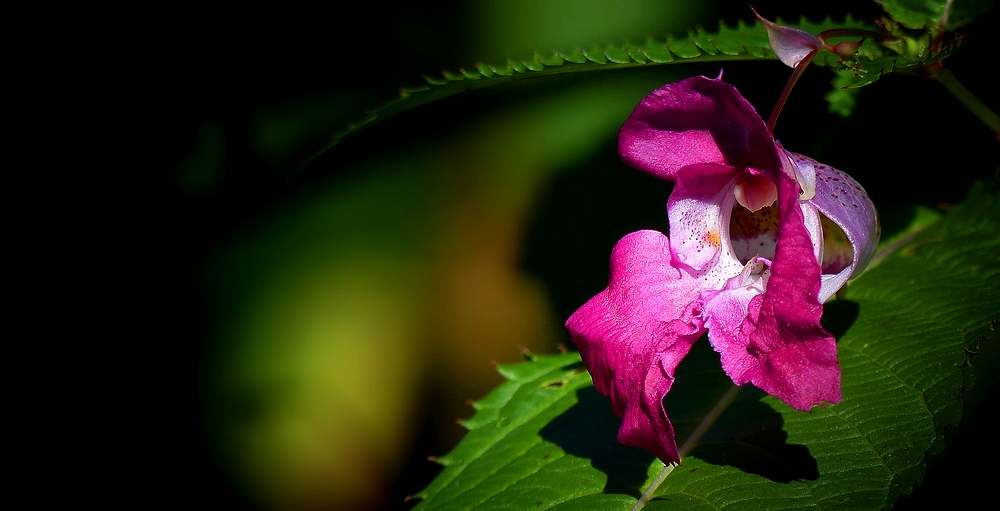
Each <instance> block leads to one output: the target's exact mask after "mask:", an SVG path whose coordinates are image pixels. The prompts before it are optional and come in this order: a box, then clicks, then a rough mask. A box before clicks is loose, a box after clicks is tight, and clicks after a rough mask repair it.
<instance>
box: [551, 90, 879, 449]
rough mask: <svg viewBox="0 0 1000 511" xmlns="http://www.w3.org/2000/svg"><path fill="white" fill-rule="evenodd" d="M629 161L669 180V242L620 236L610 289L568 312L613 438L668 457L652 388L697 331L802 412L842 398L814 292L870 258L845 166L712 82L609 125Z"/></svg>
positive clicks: (726, 359) (658, 389)
mask: <svg viewBox="0 0 1000 511" xmlns="http://www.w3.org/2000/svg"><path fill="white" fill-rule="evenodd" d="M619 152H620V154H621V156H622V158H623V159H624V160H625V161H626V162H627V163H629V164H630V165H632V166H635V167H636V168H639V169H641V170H643V171H646V172H648V173H650V174H653V175H654V176H657V177H660V178H662V179H666V180H668V181H672V182H675V183H676V186H675V187H674V190H673V192H672V194H671V196H670V199H669V201H668V203H667V216H668V218H669V220H670V238H669V239H668V238H667V237H666V236H664V235H663V234H661V233H660V232H657V231H639V232H634V233H631V234H629V235H627V236H625V237H624V238H623V239H622V240H621V241H619V242H618V244H617V245H616V246H615V248H614V250H613V251H612V254H611V272H610V276H609V279H608V280H609V282H608V288H607V289H605V290H604V291H602V292H601V293H599V294H598V295H597V296H595V297H593V298H592V299H590V300H589V301H588V302H587V303H586V304H584V305H583V306H582V307H580V309H579V310H577V311H576V312H575V313H574V314H573V315H572V316H571V317H570V318H569V320H568V321H567V322H566V326H567V328H569V330H570V333H571V334H572V338H573V342H574V343H576V346H577V347H578V348H579V350H580V354H581V356H582V357H583V361H584V364H586V366H587V369H588V370H589V371H590V373H591V375H592V376H593V378H594V386H595V387H596V388H597V390H598V391H599V392H601V393H602V394H604V395H605V396H607V397H608V398H609V399H610V400H611V404H612V407H613V408H614V411H615V413H616V414H617V415H618V417H620V418H621V419H622V426H621V429H620V430H619V432H618V440H619V441H620V442H621V443H623V444H626V445H634V446H639V447H642V448H645V449H647V450H649V451H651V452H653V454H655V455H656V456H657V457H658V458H659V459H660V460H662V461H663V462H664V463H670V462H678V461H680V458H679V456H678V454H677V445H676V441H675V439H674V432H673V427H672V425H671V424H670V420H669V419H668V417H667V412H666V410H665V409H664V408H663V397H664V396H665V395H666V394H667V392H669V391H670V388H671V386H672V385H673V383H674V370H675V369H676V367H677V365H678V364H679V363H680V361H681V359H682V358H683V357H684V356H685V355H686V354H687V353H688V351H689V350H690V348H691V345H692V343H694V342H695V341H696V340H697V339H698V338H699V337H700V336H701V335H702V334H703V333H705V331H706V330H707V331H708V339H709V341H710V342H711V344H712V347H713V348H714V349H715V350H716V351H717V352H719V353H720V354H721V359H722V368H723V369H724V370H725V371H726V374H728V375H729V376H730V377H731V378H732V380H733V382H734V383H735V384H737V385H743V384H745V383H747V382H750V383H753V384H754V385H756V386H757V387H759V388H761V389H763V390H764V391H766V392H768V393H770V394H772V395H774V396H776V397H778V398H779V399H781V400H782V401H784V402H785V403H788V404H789V405H790V406H792V407H794V408H796V409H799V410H808V409H809V408H810V407H812V406H813V405H816V404H821V403H823V402H824V401H826V402H830V403H837V402H839V401H840V398H841V394H840V366H839V365H838V363H837V348H836V344H835V340H834V338H833V336H831V335H830V334H829V333H828V332H826V330H824V329H823V327H822V326H820V322H819V320H820V316H821V314H822V312H823V308H822V305H821V304H822V302H823V301H825V300H826V299H827V298H829V297H830V296H831V295H833V294H834V293H835V292H836V291H837V290H838V289H839V288H840V287H841V286H843V284H844V283H845V282H846V281H847V279H848V278H850V277H851V276H852V275H853V274H854V273H855V272H859V271H860V270H861V269H863V268H864V267H865V266H866V265H867V264H868V261H869V260H870V259H871V257H872V256H873V255H874V251H875V246H876V245H877V241H878V231H879V226H878V220H877V217H876V214H875V209H874V206H873V205H872V203H871V201H870V200H869V199H868V196H867V195H866V194H865V191H864V190H863V189H862V188H861V186H860V185H858V184H857V183H856V182H855V181H854V180H853V179H851V178H850V177H849V176H847V175H846V174H844V173H843V172H840V171H839V170H836V169H833V168H831V167H828V166H825V165H823V164H821V163H819V162H817V161H815V160H812V159H810V158H807V157H805V156H802V155H798V154H795V153H791V152H788V151H785V150H784V149H783V148H782V147H781V145H780V144H779V143H778V142H776V141H775V140H774V139H773V138H772V136H771V135H770V134H769V133H768V130H767V128H766V127H765V124H764V122H763V120H761V118H760V116H758V115H757V113H756V112H755V111H754V109H753V107H751V106H750V104H749V103H747V101H746V100H745V99H743V97H742V96H740V94H739V92H738V91H737V90H736V88H735V87H733V86H731V85H729V84H726V83H723V82H722V81H721V79H715V80H713V79H709V78H705V77H694V78H689V79H687V80H684V81H681V82H678V83H674V84H670V85H666V86H664V87H661V88H660V89H658V90H656V91H654V92H653V93H652V94H650V95H649V96H648V97H646V99H644V100H643V101H642V103H640V104H639V106H638V107H636V109H635V111H634V112H633V113H632V116H631V117H629V119H628V121H626V123H625V125H624V126H623V127H622V130H621V133H620V136H619Z"/></svg>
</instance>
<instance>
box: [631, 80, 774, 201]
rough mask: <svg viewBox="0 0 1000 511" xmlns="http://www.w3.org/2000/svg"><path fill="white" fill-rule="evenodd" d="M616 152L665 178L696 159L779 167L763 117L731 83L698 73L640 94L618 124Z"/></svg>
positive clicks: (732, 164)
mask: <svg viewBox="0 0 1000 511" xmlns="http://www.w3.org/2000/svg"><path fill="white" fill-rule="evenodd" d="M618 152H619V154H620V155H621V157H622V159H623V160H625V163H628V164H629V165H632V166H633V167H635V168H637V169H640V170H643V171H646V172H649V173H650V174H653V175H654V176H656V177H659V178H661V179H666V180H669V181H673V180H675V179H676V176H677V172H678V171H679V170H680V169H681V168H683V167H685V166H687V165H692V164H696V163H714V164H719V165H729V166H731V167H752V168H756V169H776V168H779V167H780V166H781V163H780V160H779V158H778V155H777V152H776V150H775V146H774V140H773V139H772V138H771V136H770V134H768V132H767V127H766V126H765V125H764V121H763V120H761V118H760V116H759V115H757V112H756V111H755V110H754V109H753V107H752V106H750V104H749V103H747V101H746V100H745V99H743V96H740V93H739V92H738V91H737V90H736V87H733V86H732V85H729V84H727V83H724V82H722V80H718V79H716V80H713V79H710V78H705V77H704V76H695V77H692V78H688V79H686V80H682V81H680V82H677V83H672V84H668V85H664V86H663V87H660V88H659V89H657V90H655V91H653V92H652V93H650V94H649V96H646V98H645V99H643V100H642V102H641V103H639V106H637V107H636V108H635V111H633V112H632V115H631V116H630V117H629V118H628V120H627V121H625V125H624V126H622V129H621V132H620V133H619V135H618Z"/></svg>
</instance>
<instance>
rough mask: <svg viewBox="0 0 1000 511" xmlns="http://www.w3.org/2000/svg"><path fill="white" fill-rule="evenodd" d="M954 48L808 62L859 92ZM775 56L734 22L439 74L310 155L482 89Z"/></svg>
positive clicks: (867, 51)
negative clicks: (373, 126)
mask: <svg viewBox="0 0 1000 511" xmlns="http://www.w3.org/2000/svg"><path fill="white" fill-rule="evenodd" d="M781 23H782V24H784V25H788V26H794V27H797V28H800V29H802V30H806V31H807V32H811V33H813V34H818V33H820V32H823V31H826V30H834V29H856V30H867V31H872V32H882V30H881V29H880V28H879V27H878V26H876V25H874V24H871V23H866V22H861V21H857V20H855V19H853V18H851V17H847V18H846V19H844V20H843V21H833V20H831V19H826V20H823V21H820V22H813V21H809V20H806V19H801V20H799V21H798V22H797V23H788V22H784V21H782V22H781ZM834 42H838V41H834ZM956 44H957V43H956ZM955 47H956V46H955V44H952V45H946V46H944V47H943V48H942V49H941V50H940V51H938V52H937V53H932V52H931V51H930V50H929V46H928V45H923V46H919V47H917V48H916V49H913V48H909V47H908V46H907V45H906V44H903V43H897V44H895V45H892V48H891V49H890V48H888V47H884V46H881V45H879V44H877V43H875V42H874V41H872V40H867V41H865V43H864V44H862V45H861V47H860V49H859V51H858V54H857V55H856V59H855V60H854V61H843V60H840V59H839V58H838V57H837V56H836V55H834V54H832V53H830V52H826V51H823V52H820V53H819V55H817V56H816V58H815V59H814V60H813V63H815V64H818V65H821V66H827V67H830V68H832V69H834V70H839V71H840V72H841V74H840V76H841V78H840V79H839V80H840V82H839V83H838V85H839V86H841V87H860V86H863V85H867V84H869V83H872V82H874V81H876V80H878V78H879V77H881V76H882V75H884V74H886V73H890V72H893V71H899V70H903V69H908V68H914V67H921V66H924V65H927V64H928V63H930V62H933V61H936V60H940V59H941V58H944V57H945V56H947V55H949V54H950V53H951V52H953V51H954V50H955ZM775 59H776V57H775V56H774V53H773V52H771V49H770V47H769V45H768V41H767V33H766V32H765V31H764V28H763V26H762V25H761V24H760V23H759V22H757V21H755V22H754V24H753V25H747V24H746V23H744V22H742V21H740V22H739V23H738V24H737V25H736V26H735V27H730V26H728V25H725V24H720V26H719V28H718V30H717V31H715V32H707V31H705V30H701V29H698V30H696V31H694V32H689V33H688V34H687V35H686V36H684V37H667V38H666V39H665V40H658V39H647V40H646V41H644V42H643V43H641V44H637V43H624V44H621V45H607V46H593V47H591V48H589V49H579V48H578V49H574V50H572V51H569V52H556V53H535V54H534V55H533V56H532V57H531V58H528V59H524V60H514V59H508V60H507V61H506V62H505V63H504V64H503V65H491V64H484V63H479V64H476V65H475V66H474V67H473V68H472V69H471V70H469V69H459V70H458V71H442V72H441V75H440V76H425V77H424V81H425V83H424V84H422V85H418V86H414V87H406V88H403V89H400V92H399V96H398V97H396V98H395V99H393V100H391V101H389V102H387V103H385V104H383V105H381V106H379V107H377V108H375V109H373V110H371V111H369V112H368V114H367V115H366V116H365V117H364V118H362V119H360V120H359V121H357V122H354V123H352V124H350V125H348V126H347V127H346V128H345V129H343V130H342V131H340V132H338V133H335V134H333V136H332V137H331V140H330V142H328V143H327V144H326V145H324V146H323V147H322V148H320V149H319V150H318V151H316V153H314V154H313V156H312V158H315V157H316V156H318V155H319V154H322V153H323V152H325V151H327V150H328V149H330V148H331V147H333V146H335V145H337V144H338V143H340V142H341V141H342V140H344V139H345V138H347V137H349V136H350V135H352V134H354V133H356V132H357V131H359V130H361V129H363V128H365V127H368V126H370V125H371V124H372V123H374V122H377V121H380V120H384V119H386V118H389V117H392V116H394V115H396V114H399V113H402V112H405V111H407V110H410V109H412V108H415V107H417V106H420V105H423V104H426V103H430V102H432V101H436V100H439V99H443V98H446V97H449V96H453V95H455V94H459V93H461V92H465V91H469V90H472V89H478V88H481V87H488V86H493V85H500V84H505V83H511V82H515V81H519V80H524V79H530V78H541V77H548V76H555V75H560V74H565V73H581V72H591V71H599V70H608V69H628V68H635V67H640V66H656V65H663V64H681V63H688V64H690V63H705V62H726V61H736V60H760V61H763V60H775ZM840 104H842V102H841V103H840ZM312 158H310V159H309V160H306V161H305V162H303V164H302V165H301V166H304V165H306V164H308V162H309V161H310V160H311V159H312ZM301 166H300V168H301Z"/></svg>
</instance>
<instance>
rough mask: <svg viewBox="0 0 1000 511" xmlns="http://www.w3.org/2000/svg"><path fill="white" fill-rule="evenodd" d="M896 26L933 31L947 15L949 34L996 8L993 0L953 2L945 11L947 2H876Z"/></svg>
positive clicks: (898, 0) (887, 0) (899, 0)
mask: <svg viewBox="0 0 1000 511" xmlns="http://www.w3.org/2000/svg"><path fill="white" fill-rule="evenodd" d="M875 1H876V2H878V4H879V5H881V6H882V8H883V9H885V12H886V13H888V14H889V16H890V17H892V19H893V20H894V21H896V22H897V23H899V24H901V25H903V26H905V27H907V28H916V29H922V28H931V27H937V26H939V25H940V24H941V18H942V17H943V16H944V15H945V14H947V23H946V25H945V30H946V31H951V30H955V29H957V28H959V27H962V26H964V25H967V24H969V23H972V22H973V21H975V20H976V18H978V17H979V16H980V15H982V14H985V13H987V12H989V10H990V9H992V8H993V4H994V0H954V1H952V2H950V3H951V8H950V10H948V11H947V12H946V6H947V4H948V3H949V1H948V0H875Z"/></svg>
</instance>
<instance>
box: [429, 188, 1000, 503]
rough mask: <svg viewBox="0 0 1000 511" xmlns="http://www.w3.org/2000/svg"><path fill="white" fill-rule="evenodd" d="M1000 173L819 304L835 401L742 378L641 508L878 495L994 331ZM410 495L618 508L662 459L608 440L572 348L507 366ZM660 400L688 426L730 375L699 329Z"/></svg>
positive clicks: (934, 434)
mask: <svg viewBox="0 0 1000 511" xmlns="http://www.w3.org/2000/svg"><path fill="white" fill-rule="evenodd" d="M998 215H1000V188H998V185H997V183H995V182H993V183H979V184H977V185H976V186H975V187H973V189H972V190H971V192H970V194H969V197H968V198H967V199H966V200H965V201H964V202H963V203H962V204H961V205H959V206H958V207H956V208H955V209H954V210H953V211H951V212H950V213H948V214H947V215H945V216H943V217H942V218H941V220H939V221H937V222H935V223H933V224H931V225H930V226H929V227H927V228H926V229H924V230H923V231H922V232H920V233H919V235H917V236H916V237H914V238H912V240H911V241H909V242H908V243H906V244H905V245H903V246H902V247H900V248H899V249H898V250H896V251H894V252H893V253H892V254H890V255H889V256H888V257H886V259H885V260H884V261H883V262H882V263H881V264H880V265H879V266H878V267H876V268H874V269H871V270H869V271H867V272H865V273H864V274H863V275H861V276H860V277H859V278H858V279H856V280H855V281H853V282H852V283H851V284H850V285H849V287H848V288H847V291H846V299H843V300H838V301H834V302H830V303H828V304H827V305H826V311H825V314H824V324H825V325H827V328H829V329H830V330H831V331H833V332H834V333H835V334H836V335H837V336H838V339H839V340H838V356H839V358H840V364H841V369H842V372H843V385H842V390H843V395H844V398H843V401H841V402H840V403H839V404H837V405H831V406H826V407H816V408H814V409H813V410H812V411H811V412H808V413H803V412H798V411H795V410H793V409H791V408H790V407H788V406H787V405H785V404H784V403H782V402H781V401H779V400H777V399H775V398H773V397H770V396H767V395H765V394H763V393H762V392H760V391H758V390H756V389H754V388H752V387H749V386H748V387H745V388H743V389H742V390H741V391H740V393H739V394H738V396H737V398H736V399H735V401H734V402H733V403H732V404H731V405H730V407H729V408H728V409H727V410H726V411H725V412H723V414H722V415H721V416H720V417H719V419H718V421H717V422H715V423H714V424H713V425H712V427H711V428H710V429H709V430H708V432H707V433H706V435H705V436H704V437H703V438H702V439H701V441H700V443H699V445H698V446H697V447H696V448H695V449H694V450H693V451H692V452H691V454H690V455H688V456H687V457H686V458H685V459H684V460H683V464H682V465H681V466H680V467H678V468H677V469H675V470H674V472H673V473H672V474H671V475H670V477H668V478H667V479H666V481H665V482H664V483H663V485H662V486H661V487H660V488H659V490H658V491H657V492H656V496H655V498H654V499H653V500H652V501H651V502H650V503H649V504H648V506H647V509H654V510H655V509H715V510H717V509H722V508H729V509H767V508H771V509H773V508H781V509H887V508H889V507H891V506H892V504H893V503H894V502H895V500H896V499H897V498H898V497H899V496H901V495H903V494H908V493H909V492H910V490H911V488H912V487H913V485H914V484H916V483H919V482H920V481H921V480H922V478H923V474H924V467H925V465H924V463H925V457H926V454H927V453H931V454H933V453H937V452H940V450H941V449H942V448H943V446H944V445H943V433H944V431H945V430H946V429H947V428H948V427H950V426H953V425H955V424H957V423H958V421H959V419H960V418H961V394H962V391H963V389H966V388H968V386H969V385H971V381H972V379H971V366H970V365H969V354H968V351H967V350H970V349H974V348H976V347H978V343H979V342H981V340H982V339H984V338H985V337H987V336H988V337H992V338H994V339H995V338H996V331H995V330H994V329H992V328H991V326H990V323H991V321H995V320H996V319H997V316H998V314H1000V255H998V254H1000V227H998V225H997V224H996V221H995V219H996V218H997V217H998ZM500 371H501V373H502V374H503V375H504V376H505V377H506V378H507V379H508V381H507V382H506V383H504V384H503V385H501V386H500V387H499V388H497V389H496V390H494V391H493V392H492V393H490V394H489V395H488V396H487V397H486V398H484V399H483V400H481V401H479V402H477V403H476V405H475V407H476V409H477V413H476V415H475V417H473V418H472V419H470V420H469V421H467V422H466V425H467V426H468V427H469V428H470V431H469V433H468V435H467V436H466V438H465V439H463V440H462V442H461V443H460V444H459V445H458V446H457V447H456V448H455V450H454V451H453V452H452V453H451V454H449V455H448V456H447V457H446V458H445V459H446V460H447V466H446V468H445V470H444V471H443V472H442V473H441V474H440V476H439V477H438V478H437V479H435V480H434V482H432V483H431V485H430V486H428V488H427V489H426V490H424V491H423V492H421V493H420V494H419V495H417V497H420V498H422V499H423V501H422V502H420V503H419V505H418V507H417V509H423V510H431V509H528V508H531V509H546V510H552V509H559V510H562V509H627V508H628V507H629V506H631V505H632V504H633V503H635V501H636V498H637V496H638V494H639V492H640V491H641V490H642V488H643V487H644V486H645V485H646V484H648V482H649V480H650V478H651V477H652V476H653V475H655V473H656V472H657V471H658V470H659V468H660V467H662V464H660V463H659V462H658V461H656V460H654V459H653V457H652V455H650V454H649V453H647V452H645V451H643V450H641V449H635V448H629V447H623V446H621V445H619V444H618V443H617V442H616V441H615V433H616V431H617V428H618V425H619V421H618V420H617V418H615V416H614V414H613V413H612V412H611V407H610V404H609V403H608V401H607V400H606V399H605V398H604V397H603V396H600V395H598V394H597V393H596V391H595V390H594V389H593V385H592V382H591V380H590V377H589V375H588V374H587V373H586V372H585V371H583V370H582V364H581V362H580V359H579V355H578V354H577V353H566V354H561V355H552V356H537V357H533V359H532V361H530V362H526V363H522V364H516V365H512V366H502V367H501V368H500ZM676 375H677V380H676V383H675V384H674V388H673V389H672V391H671V393H670V394H669V395H668V396H667V398H666V399H665V401H664V406H665V407H666V408H667V410H668V411H669V413H670V416H671V419H672V420H673V422H674V425H675V427H676V429H677V432H678V437H679V438H680V439H683V438H684V437H685V435H687V434H689V433H690V431H691V430H692V429H693V428H694V426H695V425H696V424H697V423H698V422H700V421H701V420H702V418H703V417H704V416H705V414H706V412H707V411H708V409H710V408H711V407H712V406H713V404H714V402H715V401H716V400H718V399H719V396H721V395H722V394H723V393H724V392H725V391H726V389H727V388H728V386H729V383H728V379H727V377H726V376H725V374H724V373H723V372H722V371H721V369H720V368H719V364H718V355H717V354H715V353H714V352H713V351H712V350H711V348H710V347H708V343H707V342H699V343H696V345H695V348H694V349H693V350H692V351H691V354H689V355H688V357H687V358H685V360H684V361H683V362H682V364H681V365H680V367H678V370H677V373H676Z"/></svg>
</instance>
